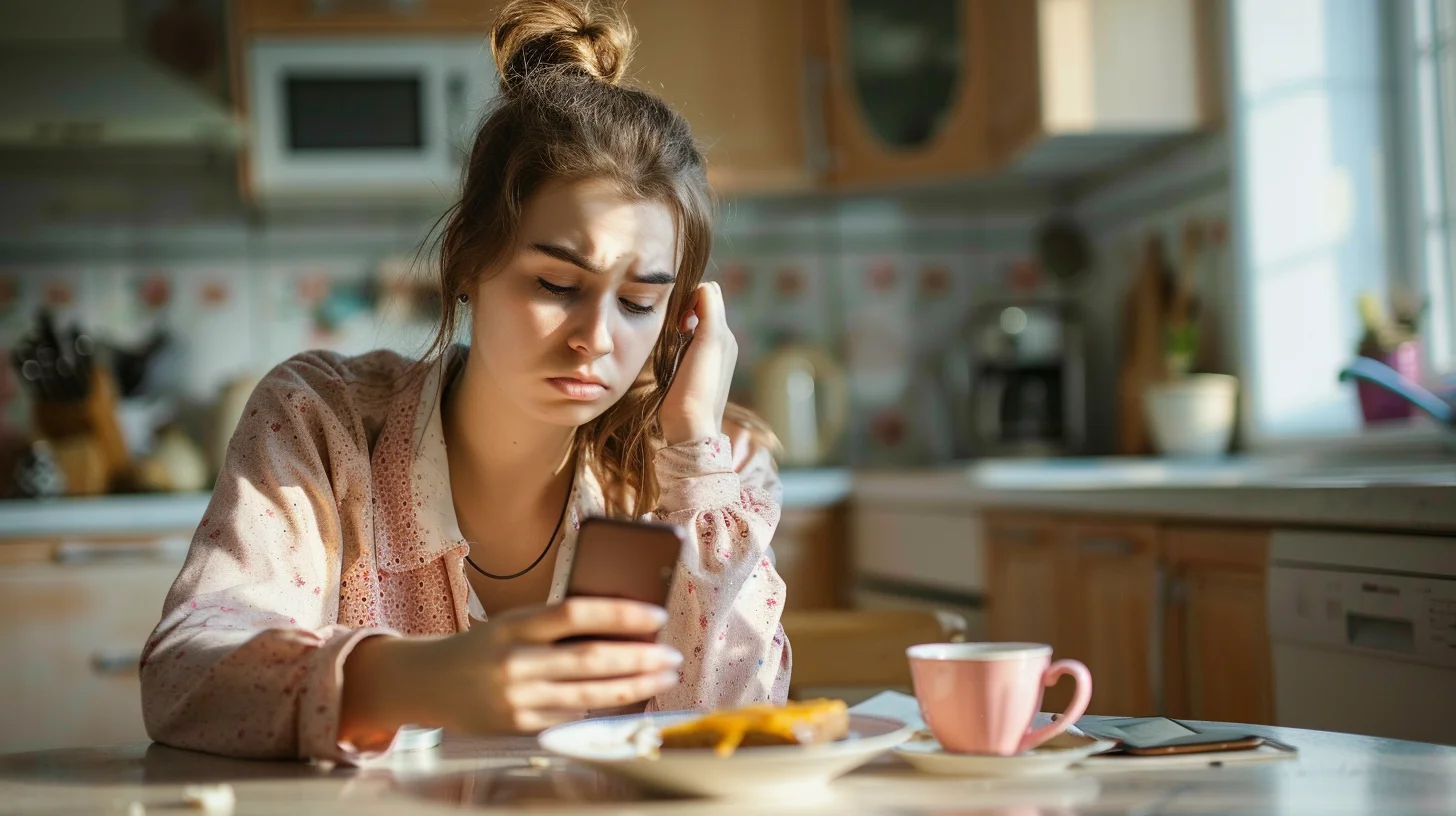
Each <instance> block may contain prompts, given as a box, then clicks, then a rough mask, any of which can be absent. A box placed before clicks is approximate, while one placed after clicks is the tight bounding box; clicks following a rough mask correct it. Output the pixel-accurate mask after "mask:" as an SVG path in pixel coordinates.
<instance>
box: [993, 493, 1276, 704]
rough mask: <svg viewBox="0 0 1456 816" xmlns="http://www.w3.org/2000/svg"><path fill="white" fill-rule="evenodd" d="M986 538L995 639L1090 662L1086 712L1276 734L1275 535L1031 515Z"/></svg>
mask: <svg viewBox="0 0 1456 816" xmlns="http://www.w3.org/2000/svg"><path fill="white" fill-rule="evenodd" d="M985 529H986V536H985V542H986V564H987V571H988V582H987V584H988V586H987V594H988V626H989V629H990V633H991V638H992V639H993V640H999V641H1034V642H1038V643H1049V644H1051V645H1052V647H1053V649H1054V651H1055V656H1056V657H1070V658H1076V659H1078V660H1081V661H1082V662H1083V663H1086V664H1087V667H1088V668H1089V669H1090V670H1091V672H1092V678H1093V683H1092V686H1093V692H1092V702H1091V704H1090V705H1089V707H1088V712H1089V713H1093V714H1110V715H1123V716H1147V715H1154V714H1164V715H1167V716H1173V717H1187V718H1190V719H1208V720H1224V721H1232V722H1249V723H1271V722H1272V720H1273V707H1272V694H1273V681H1272V668H1271V666H1272V663H1271V658H1270V647H1269V634H1268V625H1267V619H1266V611H1265V608H1266V601H1265V598H1264V574H1265V564H1266V562H1267V558H1268V543H1267V539H1268V533H1267V531H1265V530H1259V529H1251V528H1238V527H1216V526H1201V525H1193V524H1188V525H1171V524H1161V523H1158V522H1154V521H1142V520H1123V519H1098V518H1085V517H1073V516H1057V515H1048V514H1029V513H1026V512H1024V511H1016V512H1013V511H1005V512H1002V511H992V512H987V513H986V514H985ZM1071 693H1072V684H1071V682H1070V681H1069V680H1067V679H1063V680H1062V681H1061V682H1060V683H1058V685H1057V686H1055V687H1054V688H1051V689H1048V690H1047V692H1046V696H1045V699H1044V702H1043V708H1044V709H1045V710H1047V711H1058V710H1061V709H1063V708H1065V707H1066V705H1067V702H1068V701H1069V700H1070V699H1071Z"/></svg>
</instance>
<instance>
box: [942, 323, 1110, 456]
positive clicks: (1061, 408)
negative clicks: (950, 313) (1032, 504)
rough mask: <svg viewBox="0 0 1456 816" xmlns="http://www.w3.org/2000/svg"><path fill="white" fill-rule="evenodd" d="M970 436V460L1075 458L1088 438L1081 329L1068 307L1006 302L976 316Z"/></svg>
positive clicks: (970, 335)
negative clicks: (1030, 457)
mask: <svg viewBox="0 0 1456 816" xmlns="http://www.w3.org/2000/svg"><path fill="white" fill-rule="evenodd" d="M965 342H966V344H967V349H966V351H967V352H968V354H967V362H968V363H969V365H970V369H971V370H970V372H969V373H970V377H969V383H968V385H969V389H968V391H969V393H968V394H967V396H968V399H967V401H966V403H965V411H964V414H963V415H964V417H965V423H966V424H965V426H964V428H965V430H966V431H967V432H968V433H967V434H966V436H968V437H969V438H968V442H969V448H970V449H969V450H967V451H965V452H964V453H965V454H968V455H971V456H1070V455H1075V454H1077V453H1080V452H1081V451H1082V446H1083V442H1084V438H1085V434H1086V393H1085V389H1086V385H1085V378H1086V370H1085V359H1084V350H1083V335H1082V323H1081V320H1080V319H1079V317H1078V314H1077V310H1076V308H1075V307H1074V306H1073V305H1072V304H1071V303H1068V302H1066V301H1053V300H1039V301H1030V300H1027V301H1002V302H995V303H987V304H983V305H982V306H981V307H980V308H978V309H976V310H975V312H974V313H973V314H972V316H971V319H970V322H969V325H968V331H967V333H966V335H965Z"/></svg>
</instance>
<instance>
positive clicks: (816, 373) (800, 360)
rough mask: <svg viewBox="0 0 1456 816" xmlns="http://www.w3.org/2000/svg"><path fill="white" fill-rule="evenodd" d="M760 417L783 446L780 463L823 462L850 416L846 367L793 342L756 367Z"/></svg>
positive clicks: (802, 464) (780, 348)
mask: <svg viewBox="0 0 1456 816" xmlns="http://www.w3.org/2000/svg"><path fill="white" fill-rule="evenodd" d="M754 375H755V377H754V379H755V391H756V393H755V401H756V404H757V405H756V407H757V409H758V412H759V415H760V416H762V417H763V419H764V421H765V422H767V423H768V424H769V427H771V428H773V430H774V433H776V434H778V437H779V441H780V442H781V443H782V444H783V453H782V454H781V456H780V458H779V464H780V465H783V466H785V467H812V466H814V465H821V464H823V463H824V462H825V461H827V460H828V459H829V457H830V456H831V455H832V454H833V452H834V446H835V444H836V443H837V442H838V441H839V436H840V434H841V433H843V432H844V426H845V423H846V421H847V419H848V414H849V395H848V391H847V386H846V383H845V379H844V372H843V369H841V368H840V367H839V364H838V363H836V362H834V358H832V357H831V356H830V355H829V353H828V352H826V351H824V350H823V349H820V348H817V347H815V346H811V345H808V344H806V343H799V342H791V343H788V344H786V345H784V346H780V347H779V348H778V349H776V350H774V351H773V352H771V353H770V354H769V355H768V356H767V357H765V358H764V359H763V361H762V362H760V363H759V364H758V366H757V368H756V369H755V371H754Z"/></svg>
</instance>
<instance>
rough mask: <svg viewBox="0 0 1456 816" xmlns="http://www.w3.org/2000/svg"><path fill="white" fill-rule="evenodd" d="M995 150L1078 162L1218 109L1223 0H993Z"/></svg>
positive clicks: (1112, 159)
mask: <svg viewBox="0 0 1456 816" xmlns="http://www.w3.org/2000/svg"><path fill="white" fill-rule="evenodd" d="M986 2H987V3H988V9H987V11H986V15H985V16H986V26H987V27H988V28H989V29H990V34H989V36H987V37H986V38H985V41H984V47H985V50H986V52H987V53H986V54H985V57H986V62H987V64H988V66H989V70H990V72H991V79H990V99H991V104H990V106H989V109H988V111H987V116H986V120H985V122H986V129H987V134H986V142H987V150H988V152H989V153H990V160H991V161H992V162H993V163H994V164H995V165H997V166H998V167H1004V168H1009V169H1020V170H1026V171H1034V172H1044V173H1059V174H1075V173H1079V172H1085V171H1089V170H1095V169H1099V168H1101V167H1105V166H1107V165H1109V164H1115V163H1117V162H1118V161H1122V160H1125V159H1129V158H1131V157H1133V156H1135V155H1136V154H1138V153H1139V152H1141V151H1145V150H1147V149H1149V148H1150V147H1152V146H1154V145H1156V144H1157V143H1159V142H1160V141H1164V140H1166V139H1169V138H1172V137H1177V136H1180V135H1186V134H1189V133H1193V132H1196V131H1198V130H1201V129H1204V128H1207V127H1209V126H1211V125H1212V124H1213V123H1214V122H1215V121H1216V120H1218V119H1220V118H1221V117H1222V112H1221V111H1222V102H1221V95H1222V88H1223V85H1222V82H1221V81H1220V80H1219V76H1218V74H1219V72H1220V71H1221V70H1222V65H1221V51H1222V47H1223V46H1222V21H1221V11H1220V9H1221V7H1222V0H986Z"/></svg>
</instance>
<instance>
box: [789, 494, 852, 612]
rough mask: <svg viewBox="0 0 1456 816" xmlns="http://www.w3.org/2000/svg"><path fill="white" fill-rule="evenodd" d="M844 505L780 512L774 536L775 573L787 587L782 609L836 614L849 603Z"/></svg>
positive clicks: (799, 508) (798, 508)
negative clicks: (811, 610) (829, 611)
mask: <svg viewBox="0 0 1456 816" xmlns="http://www.w3.org/2000/svg"><path fill="white" fill-rule="evenodd" d="M847 525H848V521H847V516H846V511H845V508H844V505H842V504H840V505H831V506H828V507H795V508H788V509H785V510H784V511H783V514H782V515H781V516H780V518H779V526H778V528H777V529H776V530H775V531H774V537H773V544H772V546H773V552H774V569H776V570H777V571H778V573H779V577H781V578H783V579H784V584H785V585H786V586H787V588H788V594H787V597H786V598H785V600H784V608H785V609H796V610H809V609H839V608H842V607H844V606H846V605H847V604H848V600H847V598H848V593H849V585H848V579H849V565H848V563H847V552H846V550H847V548H846V546H845V540H846V539H847V537H848V536H847V533H846V531H845V528H846V527H847Z"/></svg>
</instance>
